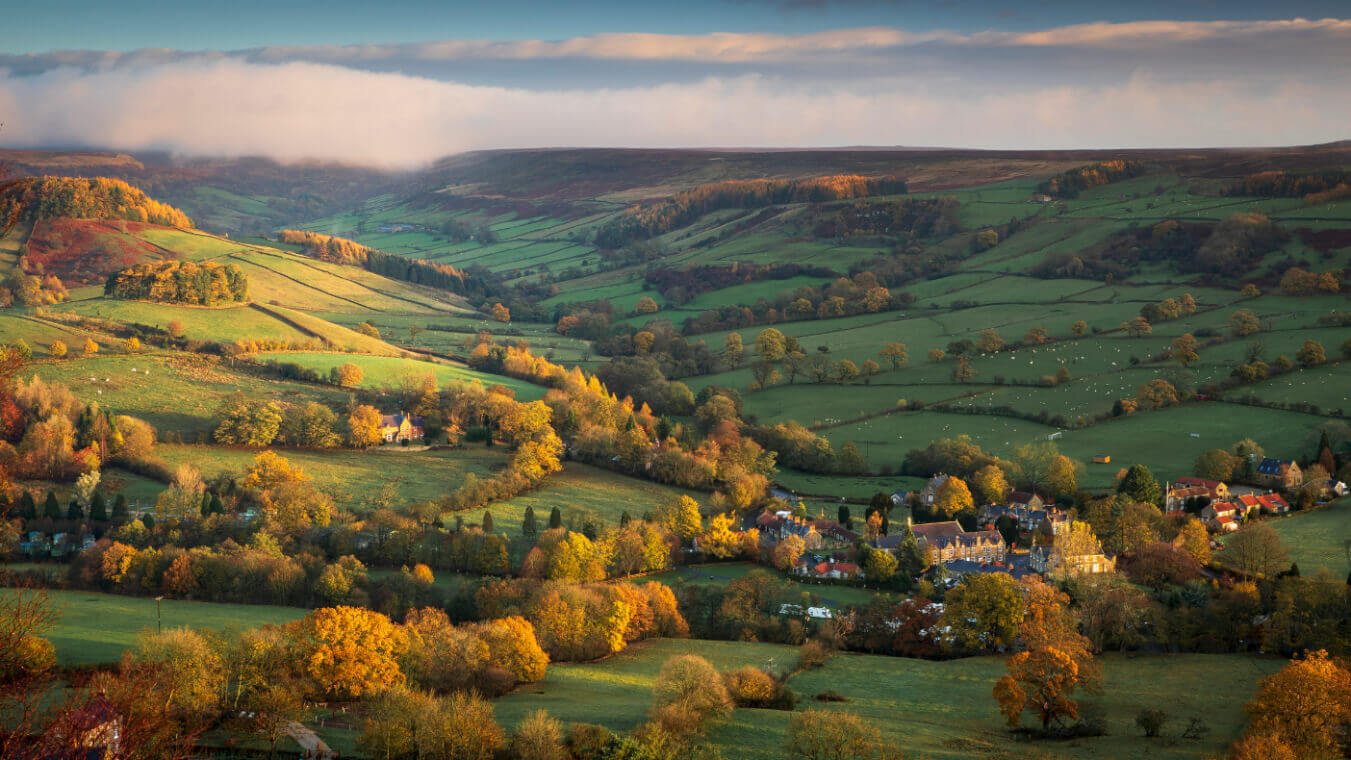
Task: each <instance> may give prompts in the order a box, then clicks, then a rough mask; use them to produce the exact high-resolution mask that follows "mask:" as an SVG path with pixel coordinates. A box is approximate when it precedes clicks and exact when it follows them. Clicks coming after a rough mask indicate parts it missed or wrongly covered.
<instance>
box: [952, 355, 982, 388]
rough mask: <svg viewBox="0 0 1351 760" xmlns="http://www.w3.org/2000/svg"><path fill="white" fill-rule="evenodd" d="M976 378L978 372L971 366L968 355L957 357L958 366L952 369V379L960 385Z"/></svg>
mask: <svg viewBox="0 0 1351 760" xmlns="http://www.w3.org/2000/svg"><path fill="white" fill-rule="evenodd" d="M975 376H976V370H975V369H974V368H972V366H971V360H970V359H968V358H967V356H966V354H962V355H961V356H958V357H957V366H956V367H953V368H952V379H953V380H956V381H957V382H959V383H965V382H967V381H969V380H970V379H971V378H973V377H975Z"/></svg>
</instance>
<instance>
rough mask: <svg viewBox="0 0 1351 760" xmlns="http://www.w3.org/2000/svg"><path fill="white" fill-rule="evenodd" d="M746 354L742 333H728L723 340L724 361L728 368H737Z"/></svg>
mask: <svg viewBox="0 0 1351 760" xmlns="http://www.w3.org/2000/svg"><path fill="white" fill-rule="evenodd" d="M745 355H746V349H745V348H744V347H743V346H742V345H741V334H740V333H734V332H733V333H727V337H726V338H723V341H722V362H723V364H725V365H726V366H727V368H728V369H736V368H738V367H740V366H741V360H742V359H743V358H744V357H745Z"/></svg>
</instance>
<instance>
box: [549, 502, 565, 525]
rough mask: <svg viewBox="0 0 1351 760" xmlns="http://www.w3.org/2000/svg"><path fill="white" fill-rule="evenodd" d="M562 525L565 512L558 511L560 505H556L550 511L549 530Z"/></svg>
mask: <svg viewBox="0 0 1351 760" xmlns="http://www.w3.org/2000/svg"><path fill="white" fill-rule="evenodd" d="M561 527H563V513H562V512H559V511H558V507H554V508H553V511H552V512H550V513H549V530H553V529H554V528H561Z"/></svg>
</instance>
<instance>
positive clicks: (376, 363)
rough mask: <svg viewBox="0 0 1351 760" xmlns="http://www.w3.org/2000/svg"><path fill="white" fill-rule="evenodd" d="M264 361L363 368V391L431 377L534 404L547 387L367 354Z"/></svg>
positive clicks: (323, 368)
mask: <svg viewBox="0 0 1351 760" xmlns="http://www.w3.org/2000/svg"><path fill="white" fill-rule="evenodd" d="M258 358H259V360H260V361H264V362H267V361H275V362H279V363H294V364H299V365H300V366H302V367H305V368H307V369H312V370H315V371H316V372H320V373H327V372H328V371H329V370H331V369H333V368H334V367H337V366H339V365H342V364H347V363H349V362H350V363H352V364H355V365H357V366H358V367H360V368H361V371H362V372H363V373H364V376H363V378H362V381H361V387H363V388H375V389H382V388H383V389H388V388H394V387H397V386H398V383H399V380H400V379H402V378H404V377H410V376H411V377H415V378H422V377H425V376H426V375H427V374H428V373H431V374H433V375H435V376H436V382H437V384H438V385H440V386H445V385H447V384H449V383H453V382H476V381H477V382H480V383H482V384H484V385H485V386H492V385H503V386H506V387H508V388H511V389H512V390H513V391H515V392H516V398H517V399H519V400H521V401H533V400H535V399H537V398H541V397H543V396H544V391H545V389H544V387H543V386H539V385H534V384H533V383H527V382H525V381H524V380H516V379H515V378H510V377H503V376H501V375H489V374H486V373H483V372H478V371H476V370H472V369H469V368H468V367H464V366H461V365H458V364H450V363H448V362H432V361H422V360H419V359H405V358H402V357H397V356H368V355H363V354H343V353H324V352H285V353H262V354H258Z"/></svg>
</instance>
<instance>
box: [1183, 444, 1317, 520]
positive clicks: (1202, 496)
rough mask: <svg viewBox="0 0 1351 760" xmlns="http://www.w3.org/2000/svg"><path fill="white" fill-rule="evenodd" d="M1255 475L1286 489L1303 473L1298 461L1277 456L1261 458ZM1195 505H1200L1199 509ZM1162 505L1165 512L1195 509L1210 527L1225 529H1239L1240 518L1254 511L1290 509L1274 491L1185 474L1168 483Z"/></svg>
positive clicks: (1266, 482)
mask: <svg viewBox="0 0 1351 760" xmlns="http://www.w3.org/2000/svg"><path fill="white" fill-rule="evenodd" d="M1264 473H1265V474H1264ZM1258 476H1259V480H1261V481H1262V482H1263V483H1264V484H1267V485H1270V486H1275V487H1278V488H1286V489H1290V488H1291V486H1290V485H1289V484H1290V483H1292V482H1293V483H1294V484H1295V485H1294V486H1293V488H1298V487H1299V486H1300V484H1301V482H1300V478H1301V477H1302V475H1301V473H1300V469H1299V465H1297V464H1295V463H1294V462H1290V461H1283V460H1278V459H1265V460H1263V461H1262V464H1261V466H1260V467H1259V468H1258ZM1198 505H1203V506H1201V509H1200V510H1199V511H1198V510H1197V509H1196V507H1197V506H1198ZM1164 508H1165V509H1166V510H1167V511H1168V512H1182V511H1196V512H1198V514H1199V515H1200V517H1201V519H1202V520H1204V521H1205V522H1206V524H1207V525H1208V526H1209V527H1210V528H1211V529H1212V530H1214V531H1216V532H1220V533H1228V532H1230V531H1235V530H1238V527H1239V525H1240V524H1242V522H1243V519H1244V518H1245V517H1248V516H1249V515H1252V514H1254V513H1257V514H1268V515H1282V514H1285V513H1287V512H1289V511H1290V503H1289V502H1288V501H1286V500H1285V497H1284V496H1281V494H1279V493H1277V492H1276V491H1267V492H1264V493H1263V492H1260V491H1258V490H1255V489H1250V488H1237V487H1236V488H1233V489H1231V488H1230V487H1229V486H1228V484H1225V483H1222V482H1220V481H1218V480H1207V479H1205V478H1197V477H1190V476H1188V477H1181V478H1178V479H1177V480H1176V481H1174V482H1172V483H1169V484H1167V487H1166V488H1165V489H1164Z"/></svg>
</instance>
